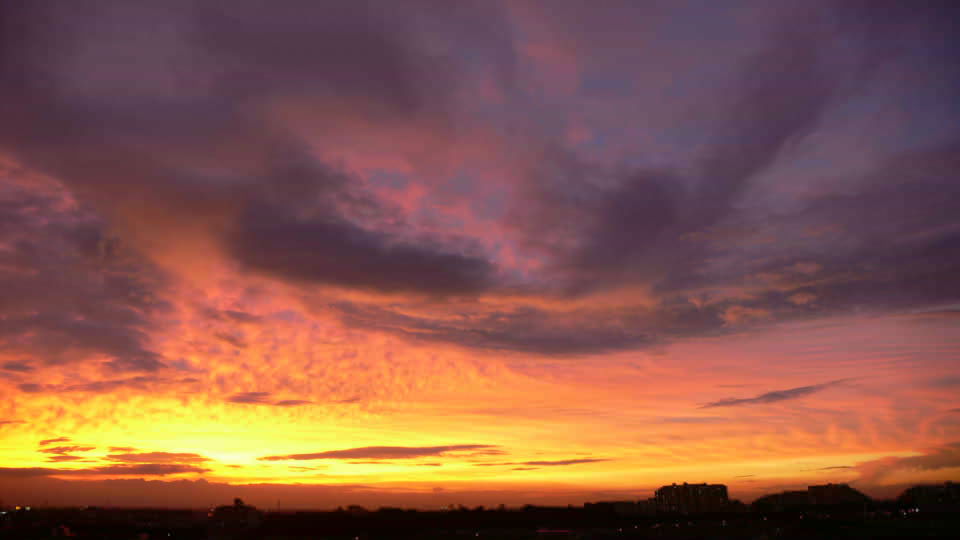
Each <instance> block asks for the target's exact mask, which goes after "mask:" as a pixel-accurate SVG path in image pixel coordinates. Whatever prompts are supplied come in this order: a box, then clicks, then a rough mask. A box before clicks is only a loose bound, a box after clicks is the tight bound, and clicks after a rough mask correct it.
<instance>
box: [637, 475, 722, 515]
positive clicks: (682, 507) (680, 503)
mask: <svg viewBox="0 0 960 540" xmlns="http://www.w3.org/2000/svg"><path fill="white" fill-rule="evenodd" d="M654 498H655V499H656V503H657V510H658V511H660V512H680V513H683V514H697V513H702V512H721V511H723V510H724V509H725V507H726V506H727V504H728V503H729V502H730V499H729V498H728V496H727V486H725V485H723V484H687V483H686V482H684V483H683V484H673V485H669V486H663V487H661V488H660V489H658V490H657V491H656V495H655V497H654Z"/></svg>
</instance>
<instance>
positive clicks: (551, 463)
mask: <svg viewBox="0 0 960 540" xmlns="http://www.w3.org/2000/svg"><path fill="white" fill-rule="evenodd" d="M601 461H612V460H611V459H609V458H574V459H558V460H540V461H509V462H500V463H474V464H473V465H474V466H475V467H504V466H509V465H523V466H529V467H564V466H567V465H580V464H582V463H599V462H601ZM514 470H532V469H514Z"/></svg>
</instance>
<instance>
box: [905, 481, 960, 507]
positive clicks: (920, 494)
mask: <svg viewBox="0 0 960 540" xmlns="http://www.w3.org/2000/svg"><path fill="white" fill-rule="evenodd" d="M897 502H898V503H900V504H901V505H902V506H906V507H910V508H915V509H917V510H920V511H923V512H950V511H960V484H957V483H955V482H946V483H944V484H936V485H930V486H914V487H912V488H910V489H908V490H906V491H904V492H903V494H902V495H900V497H898V498H897Z"/></svg>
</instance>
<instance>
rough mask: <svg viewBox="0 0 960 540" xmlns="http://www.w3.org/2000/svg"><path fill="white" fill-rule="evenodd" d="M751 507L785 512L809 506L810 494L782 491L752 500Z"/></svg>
mask: <svg viewBox="0 0 960 540" xmlns="http://www.w3.org/2000/svg"><path fill="white" fill-rule="evenodd" d="M752 506H753V509H754V510H757V511H759V512H785V511H790V510H798V509H802V508H805V507H807V506H810V494H809V493H807V492H806V491H784V492H782V493H773V494H770V495H764V496H763V497H760V498H759V499H757V500H755V501H753V504H752Z"/></svg>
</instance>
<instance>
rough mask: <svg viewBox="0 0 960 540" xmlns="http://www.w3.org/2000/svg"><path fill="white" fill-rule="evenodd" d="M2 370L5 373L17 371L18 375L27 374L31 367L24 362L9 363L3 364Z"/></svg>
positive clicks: (31, 369)
mask: <svg viewBox="0 0 960 540" xmlns="http://www.w3.org/2000/svg"><path fill="white" fill-rule="evenodd" d="M3 369H5V370H7V371H17V372H20V373H29V372H31V371H33V366H31V365H30V364H28V363H26V362H24V361H10V362H6V363H4V364H3Z"/></svg>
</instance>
